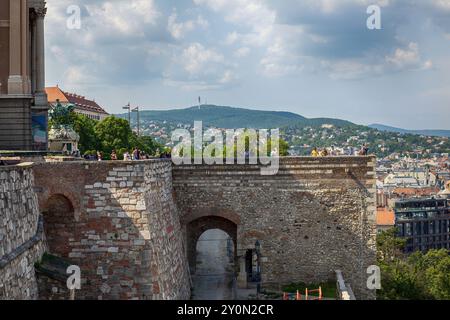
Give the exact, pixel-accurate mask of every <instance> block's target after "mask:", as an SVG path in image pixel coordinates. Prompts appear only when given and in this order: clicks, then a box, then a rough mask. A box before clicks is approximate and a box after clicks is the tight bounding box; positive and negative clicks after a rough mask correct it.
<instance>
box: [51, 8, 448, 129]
mask: <svg viewBox="0 0 450 320" xmlns="http://www.w3.org/2000/svg"><path fill="white" fill-rule="evenodd" d="M47 2H48V13H47V18H46V66H47V85H48V86H53V85H56V84H58V85H60V86H61V87H62V88H63V89H65V90H68V91H77V92H79V93H80V94H83V95H86V96H87V97H89V98H92V99H96V101H98V102H99V103H100V104H102V105H104V106H105V107H106V108H107V110H108V111H109V112H111V113H119V112H122V106H123V105H125V104H126V103H128V101H129V100H133V101H132V103H133V104H134V105H140V106H142V107H143V108H144V109H149V110H150V109H171V108H182V107H189V106H192V105H195V104H196V103H197V99H198V96H201V97H203V98H204V99H207V100H208V103H210V104H216V105H229V106H235V107H243V108H250V109H260V110H274V111H290V112H294V113H297V114H300V115H302V116H306V117H309V118H311V117H333V118H340V119H345V120H349V121H352V122H354V123H358V124H366V125H367V124H371V123H383V124H386V125H392V126H396V127H401V128H406V129H450V127H449V125H448V118H449V116H450V108H448V106H449V103H450V94H449V92H450V90H447V88H448V87H449V85H450V79H449V77H448V74H449V72H450V63H449V62H448V61H446V60H447V59H446V57H448V55H449V54H450V46H448V43H449V42H450V23H449V22H448V21H450V20H449V19H448V18H449V17H450V2H449V1H442V0H440V1H437V0H434V1H428V2H427V3H426V4H425V3H420V4H412V3H408V1H403V0H397V1H387V0H383V1H366V0H347V1H334V0H321V1H284V2H283V3H282V4H280V3H276V2H275V1H263V0H261V1H257V0H251V1H241V0H233V1H222V0H193V1H186V2H183V3H179V2H175V1H158V0H154V1H153V0H133V1H115V2H114V4H112V3H111V2H109V1H103V0H97V1H86V0H75V1H66V0H63V1H55V0H48V1H47ZM371 4H377V5H379V6H380V8H381V18H382V20H381V22H382V29H381V30H369V29H367V27H366V20H367V18H368V17H369V15H368V14H367V13H366V9H367V7H368V6H369V5H371ZM70 5H76V6H78V7H79V8H80V9H81V28H80V29H72V30H71V29H68V28H67V27H66V25H67V19H69V18H70V17H71V14H70V11H69V13H68V11H67V9H68V8H69V7H70ZM203 101H205V100H203Z"/></svg>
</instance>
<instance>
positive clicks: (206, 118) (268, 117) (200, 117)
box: [118, 105, 352, 129]
mask: <svg viewBox="0 0 450 320" xmlns="http://www.w3.org/2000/svg"><path fill="white" fill-rule="evenodd" d="M118 116H119V117H121V118H124V119H126V118H127V117H128V114H120V115H118ZM140 118H141V121H143V122H147V121H158V122H162V121H167V122H171V123H183V124H186V123H187V124H193V123H194V121H203V125H204V126H213V127H217V128H229V129H237V128H255V129H263V128H264V129H272V128H282V127H285V126H289V125H304V126H317V125H322V124H332V125H336V126H347V125H352V123H351V122H349V121H345V120H339V119H327V118H318V119H308V118H305V117H302V116H300V115H298V114H295V113H291V112H279V111H259V110H250V109H243V108H233V107H224V106H215V105H202V106H201V107H200V108H199V107H198V106H197V107H191V108H186V109H176V110H167V111H141V112H140Z"/></svg>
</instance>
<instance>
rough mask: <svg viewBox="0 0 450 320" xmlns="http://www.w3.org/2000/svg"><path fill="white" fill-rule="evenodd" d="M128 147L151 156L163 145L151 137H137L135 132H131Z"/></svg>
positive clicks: (161, 148)
mask: <svg viewBox="0 0 450 320" xmlns="http://www.w3.org/2000/svg"><path fill="white" fill-rule="evenodd" d="M130 147H131V148H138V149H139V150H141V151H143V152H145V153H146V154H148V155H151V156H153V155H155V154H156V150H157V149H159V150H160V152H161V151H162V150H163V149H164V147H163V146H162V145H161V144H159V143H157V142H156V141H155V140H154V139H153V138H152V137H150V136H140V137H138V136H137V135H136V134H135V133H132V134H131V136H130ZM131 148H130V149H131Z"/></svg>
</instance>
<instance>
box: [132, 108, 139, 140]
mask: <svg viewBox="0 0 450 320" xmlns="http://www.w3.org/2000/svg"><path fill="white" fill-rule="evenodd" d="M131 111H133V112H137V135H138V137H139V136H140V121H139V107H136V108H134V109H133V110H131Z"/></svg>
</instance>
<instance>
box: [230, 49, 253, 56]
mask: <svg viewBox="0 0 450 320" xmlns="http://www.w3.org/2000/svg"><path fill="white" fill-rule="evenodd" d="M250 51H251V50H250V48H248V47H242V48H239V49H237V50H236V52H235V53H234V56H235V57H237V58H245V57H247V56H248V55H249V53H250Z"/></svg>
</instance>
